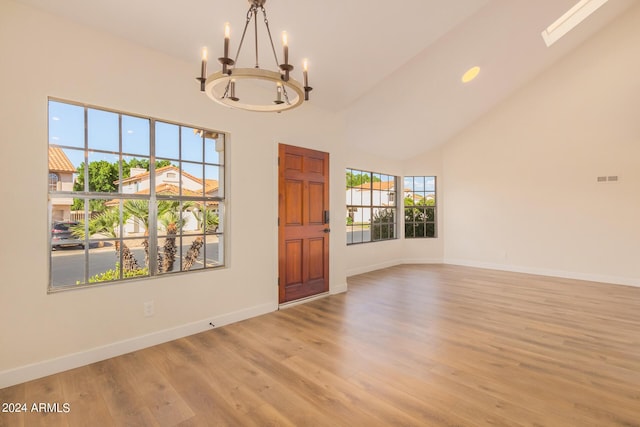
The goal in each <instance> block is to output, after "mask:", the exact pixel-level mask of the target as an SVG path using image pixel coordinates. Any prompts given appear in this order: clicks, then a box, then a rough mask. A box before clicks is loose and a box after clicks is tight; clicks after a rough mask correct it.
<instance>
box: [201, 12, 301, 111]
mask: <svg viewBox="0 0 640 427" xmlns="http://www.w3.org/2000/svg"><path fill="white" fill-rule="evenodd" d="M265 2H266V0H249V5H250V6H249V11H248V12H247V20H246V22H245V25H244V30H243V32H242V37H241V39H240V44H239V46H238V51H237V52H236V56H235V58H234V59H231V58H230V57H229V40H230V29H229V24H228V23H227V24H225V29H224V54H223V56H222V57H221V58H218V61H219V62H220V64H221V65H222V69H221V70H220V71H218V72H216V73H213V74H211V75H209V76H208V77H207V48H206V47H205V48H203V49H202V64H201V72H200V77H196V80H198V81H199V82H200V91H201V92H205V93H206V94H207V96H208V97H209V98H211V99H213V100H214V101H216V102H217V103H219V104H222V105H225V106H227V107H231V108H237V109H240V110H247V111H264V112H281V111H286V110H290V109H292V108H295V107H298V106H300V105H302V103H303V102H304V101H308V100H309V92H311V90H312V89H313V88H312V87H310V86H309V81H308V76H307V71H308V62H307V60H306V59H305V60H304V62H303V79H304V80H303V82H304V84H301V83H300V82H298V81H297V80H295V79H293V78H292V77H290V72H291V71H293V65H291V64H289V43H288V37H287V33H286V32H283V33H282V49H283V56H284V58H283V59H284V61H283V63H280V62H279V61H278V55H277V54H276V49H275V45H274V44H273V39H272V37H271V30H270V29H269V21H268V19H267V12H266V11H265V8H264V4H265ZM258 10H260V11H262V16H263V17H264V25H265V27H266V31H267V35H268V37H269V40H268V41H269V44H270V46H271V50H272V51H273V58H274V59H275V65H276V67H275V69H276V71H273V70H267V69H264V68H260V65H259V63H258ZM252 20H253V27H254V39H255V61H256V62H255V66H254V67H251V68H239V67H237V65H236V63H237V61H238V57H239V55H240V51H241V49H242V46H243V43H244V40H245V36H246V35H247V28H248V27H249V24H250V23H251V21H252ZM247 82H251V83H252V84H248V85H245V84H243V83H247Z"/></svg>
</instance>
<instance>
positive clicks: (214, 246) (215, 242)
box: [205, 235, 224, 267]
mask: <svg viewBox="0 0 640 427" xmlns="http://www.w3.org/2000/svg"><path fill="white" fill-rule="evenodd" d="M223 239H224V237H223V236H222V235H217V236H207V237H206V248H205V251H206V260H207V261H206V266H207V267H218V266H221V265H224V245H223Z"/></svg>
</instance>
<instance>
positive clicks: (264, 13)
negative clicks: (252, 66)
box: [262, 6, 280, 68]
mask: <svg viewBox="0 0 640 427" xmlns="http://www.w3.org/2000/svg"><path fill="white" fill-rule="evenodd" d="M262 15H263V16H264V26H265V27H267V34H268V35H269V41H270V42H271V50H272V51H273V58H274V59H275V60H276V68H278V67H279V66H280V64H279V62H278V54H277V53H276V47H275V46H274V44H273V37H271V28H269V20H268V19H267V11H266V10H265V8H264V6H262Z"/></svg>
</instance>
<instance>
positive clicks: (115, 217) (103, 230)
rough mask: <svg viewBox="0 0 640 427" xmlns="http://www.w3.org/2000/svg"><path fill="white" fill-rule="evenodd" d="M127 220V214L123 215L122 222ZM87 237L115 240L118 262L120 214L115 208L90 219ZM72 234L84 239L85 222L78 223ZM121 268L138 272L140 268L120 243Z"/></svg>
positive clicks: (125, 246) (125, 247)
mask: <svg viewBox="0 0 640 427" xmlns="http://www.w3.org/2000/svg"><path fill="white" fill-rule="evenodd" d="M128 218H129V214H128V213H126V212H125V213H124V216H123V218H122V221H123V222H125V221H126V220H127V219H128ZM87 228H88V229H89V230H88V231H89V236H93V235H95V234H102V235H104V236H106V237H111V238H113V239H115V244H114V247H115V250H116V259H117V262H120V250H121V248H120V240H118V237H119V236H118V234H119V233H118V230H119V229H120V212H118V209H117V208H110V209H106V210H105V211H103V212H102V213H101V214H100V215H98V216H96V217H95V218H91V219H90V220H89V223H88V227H87ZM72 230H73V234H74V235H75V236H77V237H78V238H80V239H85V237H86V235H85V222H84V221H79V222H78V225H76V226H75V227H73V228H72ZM122 268H123V269H124V271H134V270H139V269H140V266H139V265H138V261H137V260H136V258H135V256H134V255H133V253H131V250H129V247H128V246H127V245H126V244H125V243H124V242H123V243H122Z"/></svg>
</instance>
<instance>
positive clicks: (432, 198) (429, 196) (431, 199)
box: [424, 193, 436, 206]
mask: <svg viewBox="0 0 640 427" xmlns="http://www.w3.org/2000/svg"><path fill="white" fill-rule="evenodd" d="M424 200H425V204H426V205H427V206H434V205H435V203H436V193H425V195H424Z"/></svg>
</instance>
